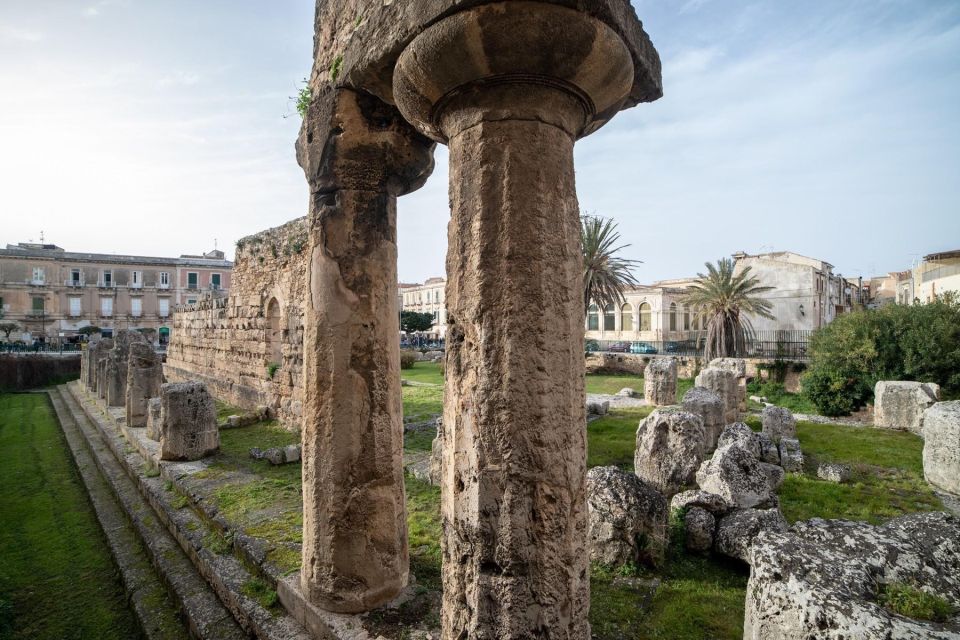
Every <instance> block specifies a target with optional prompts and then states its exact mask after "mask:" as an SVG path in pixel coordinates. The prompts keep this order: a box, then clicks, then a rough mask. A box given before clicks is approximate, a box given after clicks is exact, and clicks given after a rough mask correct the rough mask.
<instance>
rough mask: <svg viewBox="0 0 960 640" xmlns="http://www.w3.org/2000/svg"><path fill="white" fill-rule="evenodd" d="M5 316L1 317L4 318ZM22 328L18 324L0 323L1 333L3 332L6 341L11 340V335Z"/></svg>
mask: <svg viewBox="0 0 960 640" xmlns="http://www.w3.org/2000/svg"><path fill="white" fill-rule="evenodd" d="M2 317H3V316H0V318H2ZM19 327H20V325H19V324H17V323H16V322H0V332H3V336H4V338H5V339H7V340H9V339H10V334H11V333H13V332H14V331H16V330H17V329H18V328H19Z"/></svg>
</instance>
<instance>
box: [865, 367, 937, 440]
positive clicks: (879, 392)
mask: <svg viewBox="0 0 960 640" xmlns="http://www.w3.org/2000/svg"><path fill="white" fill-rule="evenodd" d="M873 396H874V406H873V415H874V421H873V422H874V426H876V427H882V428H885V429H905V430H908V431H912V432H913V433H915V434H917V435H923V412H924V411H925V410H926V409H927V407H931V406H933V404H934V403H935V402H936V401H937V400H939V399H940V386H939V385H937V384H934V383H932V382H896V381H887V380H881V381H880V382H878V383H877V385H876V387H875V388H874V392H873Z"/></svg>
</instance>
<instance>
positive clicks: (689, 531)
mask: <svg viewBox="0 0 960 640" xmlns="http://www.w3.org/2000/svg"><path fill="white" fill-rule="evenodd" d="M716 528H717V519H716V518H715V517H714V515H713V514H712V513H710V512H709V511H707V510H706V509H704V508H703V507H696V506H693V507H689V508H688V509H687V512H686V514H684V516H683V532H684V538H683V543H684V546H685V547H686V548H687V549H689V550H690V551H696V552H700V553H704V552H707V551H710V549H712V548H713V534H714V532H715V531H716Z"/></svg>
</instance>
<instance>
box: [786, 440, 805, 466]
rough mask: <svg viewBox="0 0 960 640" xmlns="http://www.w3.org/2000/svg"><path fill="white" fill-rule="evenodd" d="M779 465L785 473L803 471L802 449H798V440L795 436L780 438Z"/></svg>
mask: <svg viewBox="0 0 960 640" xmlns="http://www.w3.org/2000/svg"><path fill="white" fill-rule="evenodd" d="M780 466H781V467H783V470H784V471H786V472H787V473H800V472H802V471H803V451H801V449H800V441H799V440H797V439H796V438H782V439H781V440H780Z"/></svg>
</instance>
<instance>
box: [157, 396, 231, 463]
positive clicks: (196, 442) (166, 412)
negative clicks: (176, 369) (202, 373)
mask: <svg viewBox="0 0 960 640" xmlns="http://www.w3.org/2000/svg"><path fill="white" fill-rule="evenodd" d="M160 405H161V427H160V459H161V460H199V459H201V458H203V457H204V456H207V455H210V454H211V453H214V452H215V451H216V450H217V449H218V448H219V447H220V432H219V431H218V430H217V409H216V406H215V405H214V402H213V397H212V396H211V395H210V394H209V393H208V392H207V388H206V386H204V385H203V384H201V383H199V382H174V383H167V384H165V385H163V386H162V387H161V389H160Z"/></svg>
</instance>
